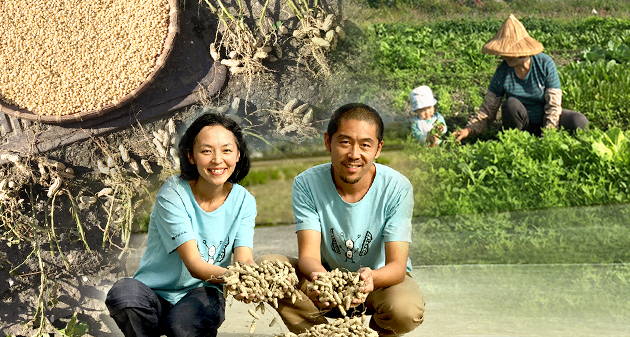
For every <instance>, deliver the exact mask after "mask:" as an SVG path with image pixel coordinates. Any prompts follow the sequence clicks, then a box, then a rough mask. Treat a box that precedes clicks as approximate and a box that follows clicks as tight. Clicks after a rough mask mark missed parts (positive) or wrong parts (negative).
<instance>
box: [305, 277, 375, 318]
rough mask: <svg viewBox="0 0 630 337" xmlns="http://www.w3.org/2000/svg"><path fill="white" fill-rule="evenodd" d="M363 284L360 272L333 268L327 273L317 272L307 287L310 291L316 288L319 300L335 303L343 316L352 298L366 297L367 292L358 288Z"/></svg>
mask: <svg viewBox="0 0 630 337" xmlns="http://www.w3.org/2000/svg"><path fill="white" fill-rule="evenodd" d="M364 286H365V281H363V280H361V274H359V273H356V272H349V271H346V272H342V271H341V270H339V269H334V270H332V271H329V272H327V273H321V274H319V275H318V276H317V280H315V281H313V282H312V283H310V284H309V285H308V286H307V287H308V289H309V290H310V291H313V290H318V291H319V292H320V294H319V301H320V302H322V303H324V302H331V303H332V302H335V303H337V307H338V308H339V311H341V314H342V315H344V316H345V315H346V311H347V310H348V309H350V306H351V305H352V300H353V299H355V298H359V299H365V298H367V294H366V293H364V292H362V291H361V290H359V288H361V287H364Z"/></svg>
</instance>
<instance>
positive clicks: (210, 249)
mask: <svg viewBox="0 0 630 337" xmlns="http://www.w3.org/2000/svg"><path fill="white" fill-rule="evenodd" d="M229 243H230V237H227V239H226V240H225V244H224V245H222V244H223V241H219V247H221V246H223V249H221V253H220V254H219V256H217V257H216V259H215V256H214V255H215V254H216V253H217V247H215V246H214V245H212V246H211V247H208V244H207V243H206V240H203V244H204V246H206V248H207V249H208V255H207V258H206V260H205V261H206V262H208V263H210V264H214V263H215V262H216V263H220V262H221V261H223V259H225V249H226V248H227V245H228V244H229ZM197 248H198V249H199V247H197ZM199 253H201V249H199ZM202 259H203V254H202Z"/></svg>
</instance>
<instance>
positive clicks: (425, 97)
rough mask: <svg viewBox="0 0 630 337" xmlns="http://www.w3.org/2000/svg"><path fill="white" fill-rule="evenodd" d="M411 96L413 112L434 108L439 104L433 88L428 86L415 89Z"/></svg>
mask: <svg viewBox="0 0 630 337" xmlns="http://www.w3.org/2000/svg"><path fill="white" fill-rule="evenodd" d="M409 96H410V98H411V111H416V110H418V109H422V108H426V107H428V106H434V105H435V104H436V103H437V100H436V99H435V97H433V92H432V91H431V88H429V87H428V86H426V85H423V86H421V87H417V88H415V89H413V90H412V91H411V94H410V95H409Z"/></svg>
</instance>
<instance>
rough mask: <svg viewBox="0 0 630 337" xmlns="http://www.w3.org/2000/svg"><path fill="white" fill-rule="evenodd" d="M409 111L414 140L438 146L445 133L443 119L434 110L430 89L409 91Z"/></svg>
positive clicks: (422, 87)
mask: <svg viewBox="0 0 630 337" xmlns="http://www.w3.org/2000/svg"><path fill="white" fill-rule="evenodd" d="M409 96H410V98H411V111H412V112H413V113H414V115H415V116H414V117H413V120H412V124H411V131H412V133H413V136H414V138H416V139H417V140H419V141H420V142H421V143H428V144H429V146H434V145H436V144H439V143H440V142H441V141H440V136H441V135H443V134H445V133H446V122H445V121H444V117H442V115H440V113H439V112H437V111H436V110H435V104H436V103H437V100H436V99H435V97H433V92H432V91H431V88H429V87H428V86H426V85H423V86H421V87H417V88H415V89H413V91H411V94H410V95H409Z"/></svg>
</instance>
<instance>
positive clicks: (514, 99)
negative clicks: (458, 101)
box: [453, 14, 588, 141]
mask: <svg viewBox="0 0 630 337" xmlns="http://www.w3.org/2000/svg"><path fill="white" fill-rule="evenodd" d="M482 51H483V52H484V53H486V54H490V55H499V56H501V58H502V59H503V62H501V64H499V66H498V67H497V70H496V71H495V73H494V76H492V80H491V81H490V86H489V87H488V93H487V94H486V97H485V99H484V101H483V104H482V105H481V107H480V108H479V112H478V113H477V115H475V116H474V117H473V118H471V120H470V121H469V123H468V126H466V128H464V129H461V130H459V131H456V132H454V133H453V135H454V136H455V137H456V139H457V141H461V140H462V139H464V138H466V137H468V136H469V135H471V134H478V133H480V132H482V131H483V130H485V129H486V128H487V127H488V125H489V124H490V123H492V122H493V121H494V120H495V118H496V115H497V111H498V110H499V106H501V103H502V100H503V97H506V100H505V102H504V103H503V105H502V107H501V112H502V116H503V117H502V124H503V128H506V129H519V130H526V131H529V132H530V133H533V134H535V135H540V134H541V133H542V128H558V127H561V128H564V129H566V130H568V131H571V132H573V131H575V130H576V129H584V128H585V127H586V124H587V123H588V121H587V119H586V117H585V116H584V115H583V114H581V113H579V112H576V111H571V110H567V109H562V90H561V89H560V79H559V77H558V71H557V69H556V65H555V63H554V62H553V60H552V59H551V57H549V55H547V54H544V53H542V51H543V46H542V44H541V43H540V42H538V41H536V40H534V39H533V38H532V37H531V36H529V34H528V33H527V31H526V30H525V27H524V26H523V24H521V23H520V22H519V21H518V20H517V19H516V17H514V15H512V14H510V17H509V18H508V19H507V20H506V21H505V23H504V24H503V26H501V29H499V32H498V33H497V34H496V35H495V37H494V38H493V39H492V40H490V41H488V43H486V44H485V45H484V46H483V48H482Z"/></svg>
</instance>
